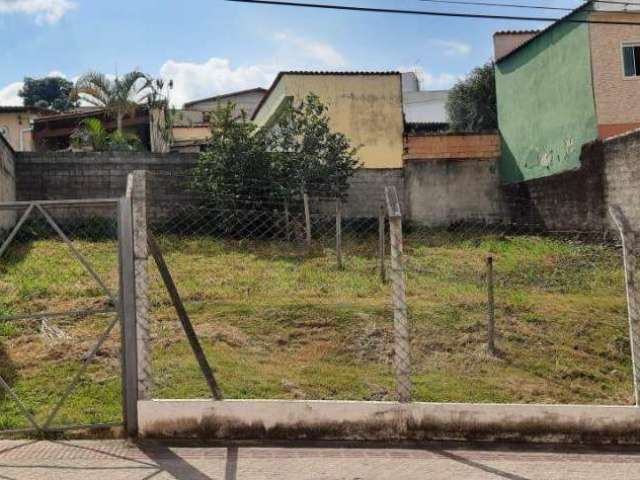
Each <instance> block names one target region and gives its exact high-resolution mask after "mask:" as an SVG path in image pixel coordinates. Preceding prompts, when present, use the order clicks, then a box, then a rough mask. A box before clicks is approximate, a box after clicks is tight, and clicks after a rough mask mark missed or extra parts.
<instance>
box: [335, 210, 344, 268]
mask: <svg viewBox="0 0 640 480" xmlns="http://www.w3.org/2000/svg"><path fill="white" fill-rule="evenodd" d="M336 261H337V263H338V268H339V269H342V267H343V265H342V201H341V200H340V199H339V198H338V199H336Z"/></svg>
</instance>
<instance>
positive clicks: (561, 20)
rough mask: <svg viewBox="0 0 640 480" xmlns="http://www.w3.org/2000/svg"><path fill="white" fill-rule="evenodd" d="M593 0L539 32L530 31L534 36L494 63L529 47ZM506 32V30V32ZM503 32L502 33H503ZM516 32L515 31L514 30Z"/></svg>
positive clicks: (592, 0) (588, 0)
mask: <svg viewBox="0 0 640 480" xmlns="http://www.w3.org/2000/svg"><path fill="white" fill-rule="evenodd" d="M594 1H595V0H587V1H586V2H584V3H583V4H582V5H580V6H579V7H577V8H574V9H573V10H571V11H570V12H569V13H567V14H566V15H565V16H564V17H560V18H559V19H558V20H556V21H555V22H553V23H552V24H551V25H548V26H547V27H545V28H542V29H540V30H533V31H531V32H532V33H535V35H534V36H533V37H531V38H529V39H527V40H526V41H524V42H522V43H521V44H520V45H519V46H518V47H516V48H514V49H513V50H511V51H510V52H509V53H507V54H506V55H503V56H502V57H500V58H496V63H500V62H502V61H503V60H504V59H506V58H509V57H510V56H511V55H513V54H514V53H516V52H519V51H520V50H522V49H523V48H525V47H526V46H527V45H529V44H530V43H531V42H533V41H534V40H535V39H536V38H538V37H540V36H541V35H543V34H545V33H546V32H548V31H549V30H552V29H554V28H555V27H556V26H557V25H560V24H561V23H562V22H564V21H565V20H567V19H568V18H569V17H570V16H572V15H574V14H576V13H578V12H579V11H581V10H583V9H584V8H585V7H587V6H588V5H591V4H592V3H593V2H594ZM507 31H508V30H507ZM503 32H504V31H503ZM516 32H517V30H516ZM520 32H524V30H521V31H520ZM496 33H502V32H496Z"/></svg>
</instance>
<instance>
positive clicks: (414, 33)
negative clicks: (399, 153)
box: [0, 0, 579, 105]
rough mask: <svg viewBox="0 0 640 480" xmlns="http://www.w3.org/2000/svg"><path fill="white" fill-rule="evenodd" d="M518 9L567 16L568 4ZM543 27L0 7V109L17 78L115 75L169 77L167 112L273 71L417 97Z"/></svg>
mask: <svg viewBox="0 0 640 480" xmlns="http://www.w3.org/2000/svg"><path fill="white" fill-rule="evenodd" d="M315 1H316V2H317V1H318V0H315ZM502 1H506V0H502ZM522 1H523V2H524V1H527V2H528V3H533V4H538V5H554V6H571V7H573V6H576V5H577V4H578V3H579V0H522ZM331 2H333V3H343V4H351V5H361V6H362V5H369V6H383V7H390V8H411V9H421V10H437V11H458V12H461V11H473V12H482V13H503V14H513V13H515V14H524V15H530V16H557V15H558V14H559V13H562V12H554V11H544V10H540V11H530V10H513V9H489V8H484V9H482V8H480V7H475V8H474V7H468V6H453V5H437V4H429V3H424V2H421V1H419V0H331ZM331 2H330V1H329V0H327V1H326V2H325V3H331ZM544 25H545V24H544V23H539V22H513V21H496V20H472V19H454V18H442V17H422V16H407V15H385V14H366V13H351V12H336V11H319V10H311V9H301V8H289V7H275V6H263V5H248V4H239V3H229V2H225V1H224V0H181V1H177V0H127V1H125V0H0V35H1V38H2V40H3V44H4V48H3V49H2V51H1V52H0V65H1V67H0V105H2V104H4V105H8V104H16V103H18V102H19V99H18V98H17V96H16V94H17V91H18V90H19V88H20V85H21V84H20V82H21V80H22V78H23V77H25V76H32V77H40V76H45V75H48V74H51V73H52V72H53V73H56V72H58V73H60V74H63V75H65V76H66V77H67V78H70V79H73V78H75V77H77V76H78V75H80V74H82V73H83V72H86V71H88V70H98V71H102V72H105V73H115V72H126V71H129V70H131V69H134V68H138V69H141V70H142V71H144V72H146V73H149V74H152V75H154V76H162V77H164V78H171V79H173V80H174V84H175V88H174V92H173V100H174V102H175V103H176V104H181V103H183V102H184V101H188V100H192V99H195V98H199V97H203V96H209V95H214V94H219V93H225V92H228V91H232V90H235V89H243V88H251V87H254V86H268V84H269V83H270V81H271V80H272V79H273V77H274V76H275V74H276V73H277V72H278V71H279V70H284V69H318V70H361V69H366V70H390V69H393V70H395V69H403V70H412V69H416V70H418V71H419V72H420V73H421V75H422V80H423V82H422V83H423V88H424V89H437V88H444V87H448V86H450V85H451V84H452V83H453V82H454V81H455V80H456V79H457V78H459V77H461V76H463V75H465V74H466V73H468V72H469V70H471V69H472V68H473V67H475V66H477V65H480V64H482V63H484V62H486V61H487V60H489V59H490V58H491V56H492V34H493V32H494V31H496V30H501V29H523V28H540V27H541V26H544Z"/></svg>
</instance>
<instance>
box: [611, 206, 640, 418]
mask: <svg viewBox="0 0 640 480" xmlns="http://www.w3.org/2000/svg"><path fill="white" fill-rule="evenodd" d="M609 214H610V215H611V218H612V219H613V221H614V223H615V225H616V227H618V230H619V231H620V238H621V239H622V256H623V262H624V277H625V286H626V291H627V311H628V315H629V341H630V344H631V365H632V370H633V393H634V397H635V403H636V406H640V392H639V391H638V388H639V385H640V373H639V372H638V369H639V368H640V362H639V361H638V357H637V356H638V348H639V345H638V333H639V332H640V299H639V298H638V286H637V285H636V266H637V259H636V253H637V245H636V242H637V239H636V234H635V232H634V231H633V230H632V229H631V226H630V224H629V221H628V220H627V217H626V216H625V215H624V213H622V209H621V208H620V207H619V206H612V207H610V208H609Z"/></svg>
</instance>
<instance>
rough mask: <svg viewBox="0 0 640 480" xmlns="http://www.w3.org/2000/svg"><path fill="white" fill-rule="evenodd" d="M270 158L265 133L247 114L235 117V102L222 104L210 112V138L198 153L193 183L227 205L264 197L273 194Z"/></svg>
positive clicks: (262, 199)
mask: <svg viewBox="0 0 640 480" xmlns="http://www.w3.org/2000/svg"><path fill="white" fill-rule="evenodd" d="M271 160H272V156H271V154H270V153H269V151H268V149H267V141H266V137H265V133H264V132H263V131H256V126H255V125H254V124H252V123H250V122H249V121H248V119H247V116H246V114H244V113H243V114H242V115H241V116H240V117H239V118H236V117H235V114H234V105H232V104H226V105H221V106H219V107H218V108H217V109H216V110H215V111H214V112H213V113H212V115H211V140H210V141H209V144H208V146H207V150H206V151H205V152H202V153H201V154H200V156H199V159H198V163H197V165H196V167H195V170H194V175H193V178H194V180H193V187H194V188H195V189H196V190H197V191H199V192H201V193H203V194H204V196H205V198H206V199H207V201H210V202H214V203H215V204H217V205H219V206H225V207H228V208H238V207H244V206H247V205H248V204H252V203H256V202H262V201H265V200H266V197H268V196H271V195H273V194H275V191H274V189H273V188H272V187H273V180H274V175H273V168H272V161H271Z"/></svg>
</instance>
